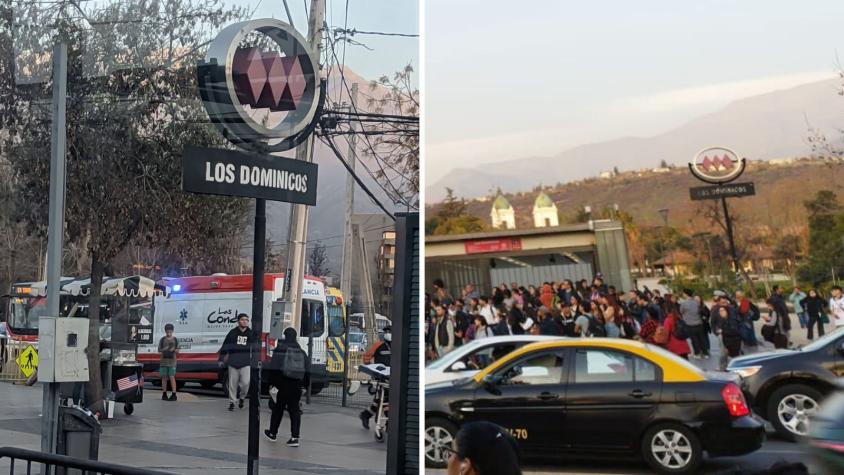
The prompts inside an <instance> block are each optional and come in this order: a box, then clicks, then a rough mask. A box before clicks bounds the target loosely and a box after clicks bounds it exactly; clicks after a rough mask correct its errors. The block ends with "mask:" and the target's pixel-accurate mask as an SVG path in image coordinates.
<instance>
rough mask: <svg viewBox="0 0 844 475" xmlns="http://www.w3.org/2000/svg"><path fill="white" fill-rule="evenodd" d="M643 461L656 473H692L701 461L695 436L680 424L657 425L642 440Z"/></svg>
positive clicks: (698, 444)
mask: <svg viewBox="0 0 844 475" xmlns="http://www.w3.org/2000/svg"><path fill="white" fill-rule="evenodd" d="M642 454H643V455H644V457H645V461H647V462H648V464H649V465H650V466H651V468H653V469H654V470H655V471H656V472H658V473H693V472H694V471H695V469H697V467H698V465H700V462H701V460H702V459H703V449H702V448H701V446H700V441H699V440H698V438H697V436H696V435H695V434H694V432H692V431H691V430H689V429H688V428H687V427H685V426H682V425H680V424H672V423H668V424H658V425H656V426H654V427H651V428H650V429H648V431H647V432H646V433H645V437H644V438H643V439H642Z"/></svg>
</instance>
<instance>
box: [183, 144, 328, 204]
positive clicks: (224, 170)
mask: <svg viewBox="0 0 844 475" xmlns="http://www.w3.org/2000/svg"><path fill="white" fill-rule="evenodd" d="M317 168H318V167H317V165H316V164H314V163H309V162H305V161H302V160H294V159H292V158H282V157H276V156H269V155H261V154H257V153H251V152H241V151H235V150H223V149H216V148H206V147H187V148H186V149H185V152H184V154H183V156H182V189H183V190H184V191H190V192H193V193H204V194H209V195H225V196H241V197H248V198H262V199H265V200H270V201H284V202H288V203H300V204H304V205H309V206H315V205H316V192H317Z"/></svg>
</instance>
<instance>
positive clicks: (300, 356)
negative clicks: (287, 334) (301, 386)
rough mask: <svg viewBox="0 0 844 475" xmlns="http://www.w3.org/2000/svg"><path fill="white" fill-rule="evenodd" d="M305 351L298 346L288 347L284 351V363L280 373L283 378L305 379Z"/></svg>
mask: <svg viewBox="0 0 844 475" xmlns="http://www.w3.org/2000/svg"><path fill="white" fill-rule="evenodd" d="M305 357H306V355H305V352H304V351H302V350H300V349H298V348H288V349H287V351H285V352H284V360H283V361H284V364H283V366H282V367H281V374H283V375H284V377H285V378H289V379H295V380H297V381H301V380H303V379H305Z"/></svg>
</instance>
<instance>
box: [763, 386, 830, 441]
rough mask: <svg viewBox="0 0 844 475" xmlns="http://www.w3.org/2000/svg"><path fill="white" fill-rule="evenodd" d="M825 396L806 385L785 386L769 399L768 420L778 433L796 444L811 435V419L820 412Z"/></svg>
mask: <svg viewBox="0 0 844 475" xmlns="http://www.w3.org/2000/svg"><path fill="white" fill-rule="evenodd" d="M822 398H823V394H821V392H820V391H818V390H817V389H815V388H813V387H811V386H806V385H805V384H789V385H787V386H783V387H781V388H779V389H777V390H776V391H774V393H773V394H771V397H770V399H768V420H769V421H770V422H771V425H773V426H774V429H776V431H777V433H778V434H779V435H780V436H781V437H783V438H784V439H786V440H790V441H792V442H796V441H797V440H798V439H800V438H801V437H805V436H806V435H807V434H808V433H809V418H810V417H812V416H813V415H814V414H815V413H816V412H818V405H819V403H820V400H821V399H822Z"/></svg>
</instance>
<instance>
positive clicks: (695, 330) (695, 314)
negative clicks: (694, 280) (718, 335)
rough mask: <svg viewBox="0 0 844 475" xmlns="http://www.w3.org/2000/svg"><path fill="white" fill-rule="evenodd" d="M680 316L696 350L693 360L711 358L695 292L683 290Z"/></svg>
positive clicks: (707, 337)
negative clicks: (694, 295)
mask: <svg viewBox="0 0 844 475" xmlns="http://www.w3.org/2000/svg"><path fill="white" fill-rule="evenodd" d="M679 305H680V315H681V317H682V318H683V321H684V322H686V328H687V330H688V332H689V339H690V340H691V341H692V349H693V350H694V354H693V355H692V357H693V358H709V336H708V335H707V334H706V329H705V328H704V326H703V318H702V317H701V314H700V303H699V302H698V301H697V300H696V299H695V298H694V297H693V292H692V291H691V290H689V289H683V291H682V294H681V299H680V304H679Z"/></svg>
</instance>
